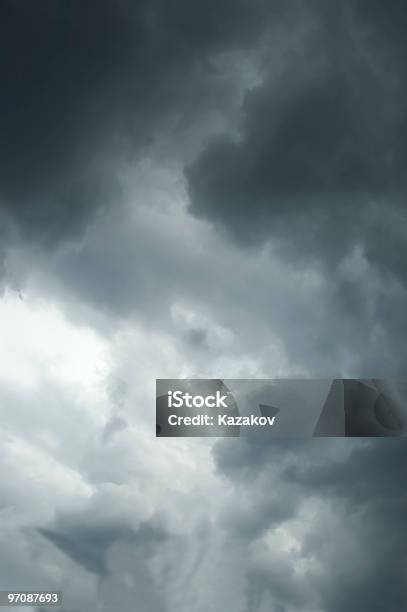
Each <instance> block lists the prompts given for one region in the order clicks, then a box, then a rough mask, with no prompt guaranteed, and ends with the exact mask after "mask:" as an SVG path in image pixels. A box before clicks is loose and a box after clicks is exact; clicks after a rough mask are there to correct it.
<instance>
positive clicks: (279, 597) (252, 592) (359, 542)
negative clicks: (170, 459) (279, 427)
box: [215, 439, 407, 612]
mask: <svg viewBox="0 0 407 612" xmlns="http://www.w3.org/2000/svg"><path fill="white" fill-rule="evenodd" d="M235 442H236V441H235ZM238 442H239V444H237V445H236V444H234V445H232V444H231V441H229V440H222V441H220V442H219V443H218V445H217V446H216V447H215V459H216V461H217V465H218V469H219V470H221V472H222V473H224V474H227V476H228V478H230V479H232V481H233V483H234V484H235V486H236V487H238V489H237V497H238V496H239V491H241V492H242V491H243V490H244V492H245V495H246V500H247V499H249V500H250V508H251V511H250V513H247V512H246V513H242V508H241V507H239V505H238V506H237V507H236V508H235V509H234V510H233V509H229V511H230V517H229V521H228V525H229V528H230V529H231V533H233V534H234V533H235V532H239V533H240V534H241V536H242V537H247V538H248V540H249V541H251V542H253V538H254V539H255V538H256V537H257V538H258V537H260V536H261V535H262V533H264V530H265V529H269V530H270V532H271V534H273V533H274V530H275V529H276V528H278V527H284V526H285V525H287V524H288V523H289V521H290V520H292V519H293V517H294V518H295V516H301V513H302V512H303V509H304V507H306V506H307V504H314V509H313V510H312V513H311V516H312V518H311V519H310V520H309V519H307V518H304V515H303V518H302V519H301V523H300V524H301V525H303V533H302V535H301V549H300V553H299V556H297V553H294V552H293V553H290V555H289V556H288V558H287V557H286V556H283V557H282V558H281V562H283V563H286V568H285V570H284V572H279V571H278V569H277V568H278V565H277V568H276V563H277V562H278V559H277V558H276V559H274V564H273V563H272V560H270V565H268V563H269V562H262V563H261V564H260V565H259V564H258V565H256V566H255V567H254V568H249V575H250V581H249V590H248V602H249V604H248V606H249V607H248V609H250V611H252V610H253V611H254V610H258V609H260V606H261V603H262V601H263V602H264V600H265V598H266V599H267V597H269V596H270V597H273V601H277V602H278V604H279V605H281V606H282V608H281V609H283V610H286V609H289V610H291V609H292V608H291V606H293V608H294V609H298V610H302V609H311V608H312V609H314V607H315V609H316V608H318V609H321V610H323V611H324V612H339V611H340V610H344V609H348V610H349V611H350V612H353V611H355V612H359V611H360V610H374V612H385V611H386V610H400V609H403V608H404V607H405V605H406V602H407V589H406V580H405V579H406V569H405V568H406V563H407V532H406V526H405V513H406V511H407V506H406V500H405V493H404V471H405V470H404V466H405V461H406V457H407V446H406V443H405V440H403V439H398V440H392V441H389V440H382V439H379V440H363V441H362V440H358V441H353V442H350V441H346V444H345V443H344V441H335V442H333V441H332V440H330V441H329V443H326V442H323V444H320V442H321V441H310V442H306V443H304V442H296V441H292V442H287V443H286V444H284V442H282V443H281V444H279V445H276V444H275V443H274V442H273V444H269V445H268V448H267V446H266V445H261V446H258V445H257V444H256V445H255V444H252V443H251V442H250V440H239V441H238ZM267 498H269V499H270V502H269V503H268V504H266V503H265V500H266V499H267ZM273 500H274V504H275V506H276V507H278V508H279V511H280V516H279V517H278V520H277V521H276V517H275V514H274V513H273V503H272V502H273ZM242 505H244V504H242ZM246 505H247V501H246ZM305 516H306V515H305ZM248 521H249V522H250V521H251V523H252V527H253V529H251V530H250V529H248ZM239 523H241V525H242V529H241V530H240V529H239ZM259 524H261V525H262V530H261V531H256V529H257V526H258V525H259ZM288 531H290V530H289V529H288ZM294 533H295V532H294ZM234 537H235V536H234V535H233V538H234ZM310 560H311V565H310V569H309V570H308V573H307V574H306V575H305V581H306V582H307V583H308V586H310V585H312V591H313V592H314V596H316V597H317V599H318V601H319V605H318V606H317V605H316V604H315V603H314V607H313V606H312V604H310V600H308V599H307V597H308V596H309V593H310V592H309V590H308V587H307V588H305V587H304V585H303V584H302V583H301V584H299V583H298V580H296V578H295V575H296V570H295V568H296V567H297V564H299V563H309V562H310ZM315 564H316V566H317V567H318V568H319V569H318V570H317V571H315V573H314V570H313V569H312V568H313V567H314V568H315ZM315 601H316V600H315ZM261 609H262V608H261Z"/></svg>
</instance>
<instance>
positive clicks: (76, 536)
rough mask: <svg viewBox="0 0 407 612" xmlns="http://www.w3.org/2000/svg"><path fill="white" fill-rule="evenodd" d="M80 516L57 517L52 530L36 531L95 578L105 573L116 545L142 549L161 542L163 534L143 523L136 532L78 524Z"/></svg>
mask: <svg viewBox="0 0 407 612" xmlns="http://www.w3.org/2000/svg"><path fill="white" fill-rule="evenodd" d="M78 518H80V517H72V516H67V517H60V518H59V520H58V522H57V525H56V527H55V528H52V529H50V528H40V529H39V532H40V533H41V534H42V535H43V536H45V537H46V538H47V539H48V540H49V541H50V542H52V543H53V544H54V545H55V546H56V547H57V548H59V549H60V550H61V551H62V552H64V553H65V554H66V555H68V557H70V558H71V559H72V560H73V561H76V562H77V563H79V564H80V565H81V566H82V567H84V568H85V569H87V570H89V571H91V572H94V573H95V574H97V575H99V576H105V575H106V573H107V571H108V566H107V555H108V552H109V550H110V549H111V547H112V546H113V545H114V544H115V543H116V544H117V543H118V542H126V543H129V544H130V545H132V546H139V547H141V546H145V545H149V544H152V543H156V542H160V541H162V539H163V537H164V533H163V531H162V530H161V529H160V528H158V527H157V526H155V525H151V524H148V523H144V524H142V525H140V527H139V528H138V529H137V530H133V529H131V528H130V527H128V526H126V525H125V524H113V525H112V524H109V523H108V522H103V521H102V522H100V521H99V522H98V521H95V523H94V524H89V521H87V522H81V521H80V520H78Z"/></svg>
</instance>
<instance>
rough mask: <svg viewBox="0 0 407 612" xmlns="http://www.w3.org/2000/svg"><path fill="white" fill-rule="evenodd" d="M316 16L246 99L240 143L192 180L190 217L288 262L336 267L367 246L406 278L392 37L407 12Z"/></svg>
mask: <svg viewBox="0 0 407 612" xmlns="http://www.w3.org/2000/svg"><path fill="white" fill-rule="evenodd" d="M321 4H322V3H321ZM324 4H325V3H324ZM311 6H313V7H314V11H313V13H311V14H312V15H313V21H312V27H311V26H310V28H309V30H310V31H309V34H308V35H307V36H305V37H303V38H302V39H301V38H300V39H299V40H298V41H295V42H293V44H292V45H291V47H290V54H289V55H288V56H287V57H285V58H282V60H281V61H282V67H281V68H280V70H279V72H278V73H277V74H276V70H275V67H274V63H273V56H272V55H271V56H270V57H269V62H270V65H271V69H270V70H269V73H270V74H269V76H267V77H266V78H265V80H264V82H263V83H261V84H260V85H259V86H258V87H256V88H255V89H254V90H252V91H250V92H249V93H248V94H247V96H246V99H245V102H244V105H243V109H242V116H241V123H240V126H239V127H240V139H239V140H238V141H236V140H231V139H228V138H227V137H221V138H218V139H217V140H216V141H215V142H213V143H212V144H211V145H209V146H208V147H207V148H206V149H205V150H204V151H203V152H202V154H201V155H200V157H198V159H197V160H196V161H195V162H194V163H192V164H191V165H189V167H188V168H187V170H186V175H187V178H188V181H189V192H190V196H191V209H190V210H191V212H192V213H193V214H195V215H197V216H198V217H202V218H207V219H211V220H213V221H214V222H216V223H219V224H220V225H221V226H223V227H224V228H226V230H227V231H228V232H229V234H231V235H232V236H233V237H234V238H235V239H236V240H238V241H239V242H240V243H246V244H248V243H249V244H250V243H252V244H253V243H254V244H258V243H259V242H260V243H261V242H263V241H265V240H267V239H268V238H270V237H273V238H274V239H275V240H277V241H279V242H281V247H282V249H283V251H285V252H286V253H287V252H288V253H289V254H290V257H297V256H304V255H305V256H308V257H311V258H317V259H318V260H322V261H324V262H325V263H331V264H332V263H333V262H334V263H337V262H338V260H340V259H341V258H342V257H343V256H344V255H345V254H347V253H348V252H349V251H350V250H351V249H352V248H354V247H355V246H357V245H362V246H363V247H364V248H365V249H366V254H367V257H368V259H369V260H370V261H372V262H373V263H374V264H375V265H376V264H377V265H379V266H383V267H384V268H385V269H386V270H388V271H389V272H393V273H396V274H398V275H401V276H402V277H403V278H404V269H405V266H403V264H402V263H401V262H402V261H403V256H402V255H401V254H400V251H401V252H403V244H404V241H405V227H406V219H405V212H404V205H403V201H404V197H405V193H406V186H407V185H406V180H405V172H404V166H405V159H406V150H405V145H404V143H405V140H406V138H405V135H406V125H407V122H406V117H407V114H406V110H407V108H406V106H405V104H404V97H405V96H404V91H405V86H404V78H403V74H404V58H405V53H406V48H407V47H406V45H405V41H404V40H403V39H402V38H401V37H399V36H398V37H397V35H396V36H392V37H391V38H390V39H389V30H392V31H393V30H394V31H396V32H400V24H401V23H403V18H404V19H405V15H404V13H405V11H404V9H402V8H400V5H399V4H397V7H398V8H397V11H395V10H394V9H393V8H389V10H387V8H386V9H383V10H381V11H379V10H378V5H377V4H374V5H370V4H369V6H367V5H366V4H365V3H347V4H345V5H341V6H339V5H338V6H337V5H335V6H334V5H333V3H329V10H328V8H327V9H326V10H325V9H324V8H322V9H321V8H320V6H319V3H312V5H311ZM315 7H316V8H315ZM398 13H401V15H402V17H400V15H399V14H398ZM399 19H400V21H398V20H399Z"/></svg>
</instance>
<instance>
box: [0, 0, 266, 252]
mask: <svg viewBox="0 0 407 612" xmlns="http://www.w3.org/2000/svg"><path fill="white" fill-rule="evenodd" d="M269 13H270V10H269V8H267V7H266V3H263V2H262V0H256V1H255V2H253V3H251V4H250V7H249V5H248V4H247V3H246V2H238V3H231V2H230V1H229V0H225V1H224V2H223V3H222V4H221V5H220V6H219V4H218V3H212V6H210V5H208V4H206V5H205V10H200V9H198V8H197V7H194V9H193V10H192V9H191V6H190V4H189V3H187V2H177V3H167V2H161V1H160V0H156V1H154V2H152V3H151V2H144V1H137V2H128V1H127V0H124V1H122V2H112V1H110V0H103V1H102V2H99V3H97V4H95V3H94V2H92V1H90V0H87V1H86V2H78V1H76V0H74V1H73V2H69V3H68V4H66V5H63V6H62V5H60V4H55V3H51V4H42V5H33V4H27V3H26V2H21V1H20V0H6V1H5V2H3V3H2V7H1V16H2V17H1V20H0V23H1V26H0V37H1V39H2V41H3V53H2V59H1V63H0V76H1V81H2V96H1V102H0V131H1V133H2V143H1V147H0V166H1V173H0V207H1V208H0V210H1V211H2V213H3V215H4V216H5V218H6V221H8V223H9V224H10V225H11V227H13V228H14V229H15V230H16V231H17V232H19V233H20V234H22V236H23V238H24V239H31V238H33V239H34V240H35V242H37V243H45V244H49V243H55V242H56V241H58V240H60V239H61V238H64V237H67V236H72V235H73V236H75V235H76V234H77V232H79V231H81V230H82V229H83V226H84V225H86V223H87V222H88V220H89V219H90V218H91V216H92V214H93V213H94V212H95V210H97V209H99V208H100V207H102V206H104V205H107V204H111V203H112V202H113V203H116V204H117V203H118V202H119V201H120V189H119V186H118V184H117V181H116V176H117V169H118V167H119V166H120V165H121V164H123V163H125V161H126V160H134V159H135V158H137V157H138V155H139V154H140V152H141V151H143V150H145V149H146V148H148V147H149V146H150V145H151V144H152V143H153V142H154V139H155V137H156V136H157V133H158V132H159V131H160V130H162V129H163V128H164V127H165V126H166V127H167V129H168V127H169V123H168V121H171V122H172V123H174V121H175V120H179V119H180V118H182V121H183V122H184V125H188V122H189V120H188V116H190V117H192V116H193V115H195V116H196V115H197V114H198V115H199V113H200V114H205V110H204V109H205V105H206V106H207V107H212V106H213V103H214V100H213V93H214V92H217V93H215V95H217V96H218V100H217V104H219V103H220V104H222V103H221V102H220V101H221V99H222V98H224V97H225V96H226V98H228V97H230V96H231V95H232V96H233V93H232V92H231V91H230V92H229V93H228V91H227V84H226V83H225V82H224V81H222V78H219V75H218V74H217V71H216V67H215V65H213V66H212V64H211V61H212V59H216V57H217V55H218V54H219V53H221V52H223V51H225V50H227V51H230V50H232V49H233V48H238V47H239V48H241V47H242V46H243V47H244V46H245V45H247V44H251V43H252V42H253V41H254V40H255V39H256V36H257V35H258V34H259V32H261V30H262V29H263V28H264V20H263V16H265V17H266V18H267V17H268V15H269ZM226 16H227V18H226ZM225 85H226V88H225ZM229 85H230V83H229ZM229 89H230V87H229ZM191 113H192V114H191Z"/></svg>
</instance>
